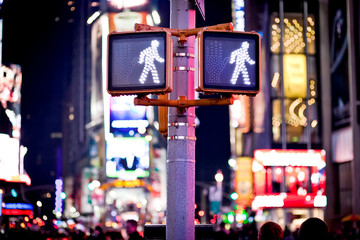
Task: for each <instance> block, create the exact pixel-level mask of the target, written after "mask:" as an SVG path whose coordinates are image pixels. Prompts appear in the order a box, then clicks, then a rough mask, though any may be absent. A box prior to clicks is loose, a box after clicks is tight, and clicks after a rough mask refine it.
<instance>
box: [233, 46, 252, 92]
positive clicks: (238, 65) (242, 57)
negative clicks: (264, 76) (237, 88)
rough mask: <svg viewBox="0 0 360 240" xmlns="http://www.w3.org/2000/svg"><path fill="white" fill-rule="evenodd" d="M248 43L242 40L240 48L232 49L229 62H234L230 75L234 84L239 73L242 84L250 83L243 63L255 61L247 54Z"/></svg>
mask: <svg viewBox="0 0 360 240" xmlns="http://www.w3.org/2000/svg"><path fill="white" fill-rule="evenodd" d="M248 49H249V43H248V42H243V43H242V44H241V48H239V49H237V50H235V51H233V52H232V53H231V56H230V64H233V63H235V70H234V72H233V74H232V77H231V83H232V84H236V82H237V79H238V77H239V74H240V73H241V75H242V78H243V81H244V84H246V85H250V83H251V82H250V78H249V72H248V69H247V67H246V65H245V62H247V63H248V64H250V65H253V64H255V61H254V60H252V59H251V58H250V56H249V51H248Z"/></svg>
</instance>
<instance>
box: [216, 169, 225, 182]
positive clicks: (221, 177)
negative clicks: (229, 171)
mask: <svg viewBox="0 0 360 240" xmlns="http://www.w3.org/2000/svg"><path fill="white" fill-rule="evenodd" d="M223 180H224V175H223V174H222V171H221V170H218V171H217V173H216V174H215V181H216V182H218V183H220V182H222V181H223Z"/></svg>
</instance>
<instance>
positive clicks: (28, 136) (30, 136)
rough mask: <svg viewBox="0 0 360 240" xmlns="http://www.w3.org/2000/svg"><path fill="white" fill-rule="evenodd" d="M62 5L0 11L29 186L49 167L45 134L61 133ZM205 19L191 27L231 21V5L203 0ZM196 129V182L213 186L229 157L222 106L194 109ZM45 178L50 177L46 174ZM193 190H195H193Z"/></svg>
mask: <svg viewBox="0 0 360 240" xmlns="http://www.w3.org/2000/svg"><path fill="white" fill-rule="evenodd" d="M65 3H66V1H61V0H40V1H28V0H5V1H4V3H3V6H2V9H1V15H2V17H3V19H4V27H3V63H15V64H19V65H20V66H21V67H22V73H23V85H22V105H21V111H22V139H21V142H22V144H23V145H25V146H27V147H28V154H27V156H26V157H25V169H26V171H27V172H28V173H29V175H30V177H31V178H32V181H33V184H42V183H43V182H44V181H45V182H46V179H44V176H43V175H41V174H39V173H41V172H48V171H49V168H51V167H52V166H55V163H50V162H46V161H47V159H44V156H46V151H47V150H46V149H47V147H46V146H47V144H49V141H48V140H49V135H50V133H51V132H61V108H62V104H63V102H62V96H63V95H64V93H63V92H61V90H60V89H66V87H67V85H68V79H66V76H67V74H68V73H69V71H71V69H69V67H70V66H71V65H70V63H71V58H70V56H69V53H70V51H69V48H70V47H71V44H69V42H68V41H69V32H68V29H66V24H64V23H63V22H62V21H64V19H65V18H64V16H62V14H63V12H64V7H66V4H65ZM157 3H158V6H159V7H158V9H159V12H160V14H162V24H161V26H163V27H169V13H170V9H169V0H158V1H157ZM205 14H206V21H204V20H203V19H202V16H201V14H200V12H199V11H198V10H197V11H196V27H202V26H210V25H216V24H219V23H228V22H231V21H232V17H231V1H230V0H226V1H216V0H208V1H205ZM196 115H197V117H198V118H199V120H200V126H199V127H198V128H197V129H196V137H197V142H196V180H197V181H204V182H207V183H212V182H214V175H215V173H216V171H217V169H222V170H223V172H224V177H225V179H224V181H225V182H228V181H229V180H230V170H229V167H228V165H227V160H228V159H229V157H230V143H229V111H228V106H206V107H199V108H197V109H196ZM49 174H50V175H52V174H55V173H49ZM197 190H198V189H197Z"/></svg>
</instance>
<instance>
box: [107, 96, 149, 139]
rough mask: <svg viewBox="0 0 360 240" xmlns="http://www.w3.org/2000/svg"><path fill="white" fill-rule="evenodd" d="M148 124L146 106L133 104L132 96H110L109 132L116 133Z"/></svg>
mask: <svg viewBox="0 0 360 240" xmlns="http://www.w3.org/2000/svg"><path fill="white" fill-rule="evenodd" d="M148 125H149V122H148V120H147V118H146V107H145V106H135V105H134V96H123V97H110V133H113V134H114V135H117V134H121V133H124V132H128V131H129V129H137V128H139V127H145V128H146V127H147V126H148Z"/></svg>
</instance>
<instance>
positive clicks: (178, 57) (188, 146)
mask: <svg viewBox="0 0 360 240" xmlns="http://www.w3.org/2000/svg"><path fill="white" fill-rule="evenodd" d="M170 16H171V19H170V28H172V29H188V28H195V10H193V9H191V3H190V2H189V1H187V0H181V1H179V0H170ZM173 40H174V61H173V62H174V69H175V71H174V74H173V91H172V93H171V94H170V99H171V100H176V99H178V98H179V97H180V96H185V97H186V98H187V99H194V71H193V70H192V69H194V42H195V37H194V36H192V37H189V38H188V39H187V42H186V43H185V44H180V43H179V42H178V39H177V38H174V39H173ZM168 133H169V134H168V145H167V146H168V149H167V150H168V152H167V211H166V239H171V240H172V239H179V240H182V239H188V240H193V239H195V224H194V219H195V210H194V206H195V141H196V138H195V109H194V108H193V107H191V108H188V109H186V111H185V112H179V111H178V109H177V108H170V109H169V128H168Z"/></svg>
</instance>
